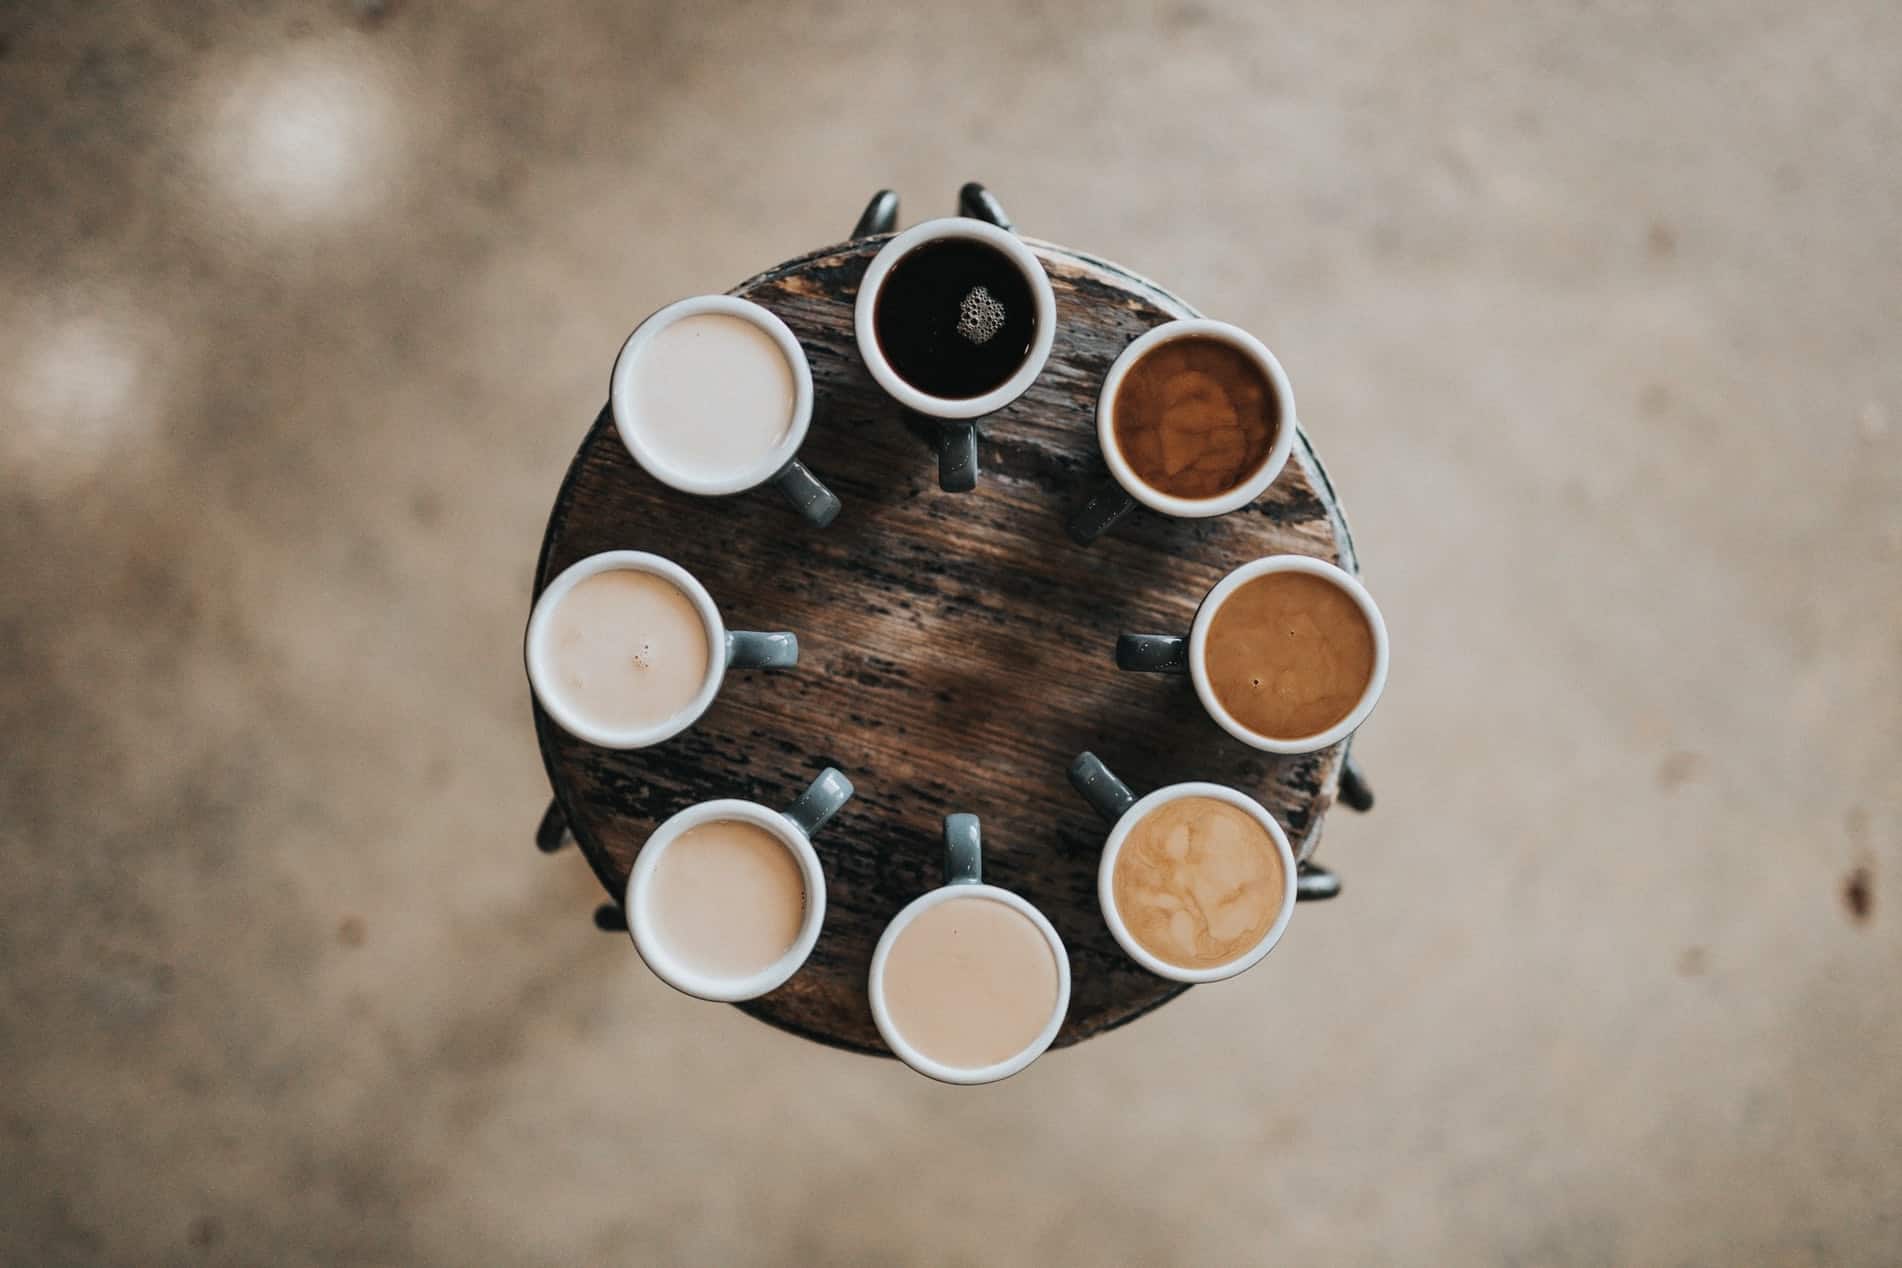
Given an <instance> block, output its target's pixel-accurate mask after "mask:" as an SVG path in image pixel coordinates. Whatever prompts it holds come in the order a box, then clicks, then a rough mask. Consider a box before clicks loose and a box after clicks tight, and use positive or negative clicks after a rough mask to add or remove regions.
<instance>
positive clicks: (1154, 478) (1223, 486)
mask: <svg viewBox="0 0 1902 1268" xmlns="http://www.w3.org/2000/svg"><path fill="white" fill-rule="evenodd" d="M1111 422H1112V427H1111V430H1112V431H1113V432H1114V434H1115V437H1116V447H1117V448H1118V449H1119V450H1120V451H1121V452H1122V455H1123V458H1124V460H1125V461H1127V462H1128V463H1129V466H1130V469H1131V470H1132V471H1134V472H1135V473H1136V478H1137V479H1139V480H1141V481H1142V482H1143V483H1144V484H1146V485H1148V486H1149V487H1150V488H1152V489H1155V490H1157V491H1158V492H1161V493H1166V494H1168V495H1169V496H1171V497H1179V498H1189V499H1195V500H1202V499H1207V498H1215V497H1220V496H1221V495H1222V494H1224V493H1227V492H1229V491H1230V490H1232V489H1236V488H1239V487H1240V486H1242V485H1244V484H1246V483H1247V482H1248V481H1249V479H1250V478H1252V477H1253V476H1254V475H1255V474H1256V473H1257V472H1258V471H1260V470H1261V469H1262V467H1263V466H1265V465H1266V464H1267V462H1268V458H1269V455H1270V454H1271V453H1272V452H1273V451H1274V447H1275V438H1276V436H1277V435H1278V434H1279V432H1280V430H1281V425H1282V419H1281V402H1280V398H1279V397H1278V396H1276V394H1275V390H1274V385H1273V384H1272V383H1270V382H1269V381H1268V376H1267V375H1266V374H1265V373H1263V371H1262V368H1261V366H1260V365H1259V364H1257V363H1256V361H1255V359H1254V358H1253V357H1251V356H1249V355H1248V354H1247V353H1246V352H1243V351H1242V350H1241V349H1240V348H1237V347H1235V346H1234V345H1233V344H1231V343H1228V342H1227V341H1225V340H1222V339H1216V338H1212V337H1210V336H1208V335H1185V336H1184V337H1182V338H1180V339H1171V340H1168V341H1166V342H1164V343H1160V344H1157V345H1156V346H1155V347H1153V348H1151V349H1150V350H1149V351H1147V352H1145V353H1143V354H1142V355H1141V356H1140V357H1138V358H1137V359H1136V361H1135V363H1134V364H1133V365H1131V366H1130V367H1129V369H1128V370H1127V371H1126V372H1125V373H1124V375H1123V379H1122V382H1121V383H1120V384H1119V385H1118V386H1117V388H1116V395H1115V397H1114V398H1113V399H1112V401H1111Z"/></svg>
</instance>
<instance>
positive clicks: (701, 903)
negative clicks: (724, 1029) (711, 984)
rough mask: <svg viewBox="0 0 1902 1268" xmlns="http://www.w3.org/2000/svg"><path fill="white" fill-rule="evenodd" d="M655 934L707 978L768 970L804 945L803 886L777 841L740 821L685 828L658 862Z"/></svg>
mask: <svg viewBox="0 0 1902 1268" xmlns="http://www.w3.org/2000/svg"><path fill="white" fill-rule="evenodd" d="M646 901H647V915H648V919H650V920H651V921H652V922H653V927H654V932H655V933H656V934H657V935H659V938H660V941H661V942H662V943H663V944H664V945H665V946H666V948H667V949H668V951H669V952H671V953H672V954H673V955H674V957H675V958H676V959H678V960H679V961H680V962H681V964H683V965H684V966H686V967H687V968H689V969H691V970H693V971H694V972H696V973H701V974H704V975H706V976H708V977H721V978H741V977H751V976H752V975H753V974H755V973H758V972H761V971H762V970H764V969H767V968H770V967H771V966H772V965H773V964H774V963H775V962H776V961H777V960H778V959H779V958H780V957H781V956H783V955H785V954H786V952H787V951H789V950H790V949H791V948H792V945H793V943H795V942H797V941H798V940H799V926H800V924H801V923H802V922H803V921H804V920H805V918H806V883H805V879H804V878H803V877H802V876H801V875H800V872H799V862H798V860H797V859H795V858H794V857H793V855H792V851H790V850H788V849H787V848H786V846H785V843H784V842H782V841H781V840H780V839H779V838H778V837H776V836H774V835H773V834H772V833H770V832H768V831H767V830H766V829H764V828H762V827H760V826H759V825H758V824H754V823H748V822H746V821H745V820H741V819H714V820H710V821H708V822H706V823H702V824H698V825H696V826H694V827H691V828H688V829H687V830H686V831H685V832H683V833H681V834H680V835H679V836H678V837H675V838H674V840H673V842H672V843H671V844H670V845H668V846H667V849H666V851H665V852H664V853H663V854H662V855H661V856H660V863H659V864H658V865H657V866H656V867H655V869H654V879H653V881H652V884H651V886H650V888H649V890H648V894H647V900H646Z"/></svg>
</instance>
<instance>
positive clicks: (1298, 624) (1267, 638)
mask: <svg viewBox="0 0 1902 1268" xmlns="http://www.w3.org/2000/svg"><path fill="white" fill-rule="evenodd" d="M1116 666H1117V668H1119V669H1133V670H1147V671H1149V672H1151V673H1171V674H1187V675H1189V677H1190V678H1191V679H1193V680H1194V683H1195V694H1196V696H1197V697H1198V698H1199V699H1200V700H1201V702H1202V707H1203V708H1204V709H1206V710H1207V711H1208V715H1209V716H1210V717H1211V718H1213V719H1215V722H1216V724H1217V725H1219V726H1220V727H1221V728H1222V729H1223V730H1224V731H1227V732H1228V733H1229V734H1230V735H1232V736H1234V737H1235V738H1236V739H1238V740H1240V741H1241V742H1242V743H1244V744H1247V745H1249V746H1251V747H1253V748H1258V749H1261V750H1263V751H1264V752H1269V753H1312V752H1315V751H1317V750H1319V749H1324V748H1326V747H1327V746H1328V745H1330V744H1336V743H1339V742H1340V741H1341V740H1344V739H1346V738H1347V737H1348V736H1349V735H1351V734H1353V732H1354V728H1356V727H1358V726H1359V725H1360V724H1361V723H1362V722H1363V721H1365V720H1366V718H1367V715H1368V714H1369V713H1372V712H1373V709H1374V705H1375V703H1376V702H1377V701H1378V700H1379V699H1380V693H1381V691H1382V690H1383V689H1384V688H1385V687H1386V685H1387V625H1386V622H1385V621H1384V620H1383V619H1382V618H1381V615H1380V609H1379V608H1378V607H1376V606H1375V605H1374V598H1373V596H1372V595H1370V594H1368V593H1367V588H1366V587H1365V586H1363V585H1361V583H1360V582H1359V581H1358V580H1356V579H1355V578H1354V577H1353V576H1351V575H1349V574H1348V573H1346V572H1343V571H1342V570H1341V569H1339V568H1337V567H1335V566H1334V565H1333V564H1330V563H1328V562H1326V561H1325V560H1321V559H1312V558H1309V557H1308V556H1306V555H1269V556H1267V557H1265V558H1262V559H1257V560H1255V561H1254V562H1252V563H1246V564H1243V565H1242V566H1241V567H1239V568H1237V569H1235V570H1234V571H1233V572H1231V573H1229V574H1228V575H1227V576H1226V577H1223V578H1222V579H1221V580H1220V581H1218V582H1216V583H1215V585H1214V587H1213V588H1212V589H1210V590H1209V592H1208V594H1207V595H1206V596H1205V597H1204V598H1203V600H1202V605H1201V607H1200V608H1198V609H1197V610H1196V614H1195V622H1194V624H1193V625H1192V626H1191V627H1190V630H1189V633H1188V634H1187V635H1186V636H1178V635H1173V634H1124V635H1123V636H1122V637H1120V638H1119V639H1118V640H1117V642H1116Z"/></svg>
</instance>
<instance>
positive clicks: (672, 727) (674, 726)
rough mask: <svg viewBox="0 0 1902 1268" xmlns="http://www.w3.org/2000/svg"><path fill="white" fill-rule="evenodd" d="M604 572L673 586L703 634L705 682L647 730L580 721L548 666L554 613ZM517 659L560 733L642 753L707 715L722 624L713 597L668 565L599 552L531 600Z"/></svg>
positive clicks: (634, 553)
mask: <svg viewBox="0 0 1902 1268" xmlns="http://www.w3.org/2000/svg"><path fill="white" fill-rule="evenodd" d="M604 572H645V573H651V574H652V575H654V576H657V577H660V578H662V579H663V580H666V581H669V582H671V583H673V585H674V586H675V588H677V589H678V590H680V591H681V593H683V594H685V595H686V596H687V598H688V599H689V600H690V601H691V602H692V603H693V606H694V610H695V611H696V612H698V613H699V614H700V624H701V626H702V627H703V628H704V629H705V631H706V635H707V676H706V680H705V681H704V682H702V683H701V684H700V690H699V691H698V692H697V693H696V694H695V695H694V698H693V699H692V700H689V701H688V702H687V703H686V704H685V705H684V706H682V707H681V709H680V710H679V712H677V713H675V714H673V715H672V716H670V717H668V718H666V719H664V720H663V721H660V722H657V723H655V724H654V725H652V726H646V727H627V728H616V727H609V726H599V725H596V724H595V723H593V722H590V721H589V720H588V719H586V718H584V717H581V716H580V715H579V714H578V713H577V712H576V711H575V709H574V707H573V706H572V704H571V703H570V702H569V701H568V700H567V699H566V698H565V697H564V696H563V695H562V693H561V692H560V691H559V690H557V689H556V687H555V685H554V683H553V681H552V674H551V671H550V670H549V668H548V665H547V654H548V653H547V650H546V647H545V646H544V644H545V641H546V639H547V636H548V625H549V622H550V621H552V620H553V619H554V613H555V608H556V607H557V606H558V605H559V604H560V603H561V601H562V600H563V599H565V598H567V597H568V592H569V591H570V590H573V589H574V588H575V587H576V586H577V585H579V584H580V583H581V582H583V581H586V580H587V579H588V578H589V577H593V576H596V575H598V574H600V573H604ZM522 659H523V661H524V663H525V664H526V665H527V667H528V686H529V690H530V691H531V692H532V693H533V694H534V696H535V702H536V703H537V704H539V705H540V706H541V707H542V711H543V712H544V713H546V714H547V715H548V716H549V717H550V718H553V719H554V721H555V723H556V724H557V725H558V726H560V727H561V729H562V730H564V731H566V732H568V734H570V735H572V736H574V737H575V738H576V739H579V740H586V741H587V742H588V743H590V744H594V745H598V746H599V747H601V748H613V749H633V748H647V747H649V746H650V745H654V744H658V743H660V742H661V741H662V740H666V739H671V738H672V737H674V736H676V735H678V734H680V733H681V732H682V731H684V730H686V729H687V728H688V727H690V726H692V725H693V724H694V723H695V722H697V721H699V719H700V715H701V714H703V713H705V712H706V711H707V709H708V708H709V707H710V706H711V705H712V704H713V700H714V697H715V696H717V695H718V694H719V693H720V685H721V683H723V682H724V681H725V680H726V669H727V664H726V623H725V622H724V621H722V620H721V619H720V609H719V607H718V606H717V605H716V604H715V603H714V602H713V596H712V595H710V594H708V593H707V588H706V587H705V586H703V585H701V584H700V580H699V578H697V577H695V576H694V575H693V574H692V573H690V572H688V571H687V570H686V569H685V568H682V567H681V566H680V565H679V564H677V563H675V562H674V561H673V560H671V559H666V558H663V557H662V556H660V555H656V554H651V553H649V552H648V551H644V550H604V551H602V552H600V553H599V554H594V555H589V556H588V557H587V558H585V559H578V560H576V561H575V562H574V563H572V564H569V565H568V566H567V567H566V568H564V569H562V571H561V573H560V575H558V576H557V577H556V578H555V579H554V580H553V581H551V582H549V583H548V585H547V587H546V588H544V589H543V590H542V592H541V594H540V595H539V596H537V597H536V599H535V606H534V607H533V608H532V609H531V610H530V611H529V616H528V630H527V632H526V633H525V634H524V635H523V636H522Z"/></svg>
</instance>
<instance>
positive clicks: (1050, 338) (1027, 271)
mask: <svg viewBox="0 0 1902 1268" xmlns="http://www.w3.org/2000/svg"><path fill="white" fill-rule="evenodd" d="M956 238H966V239H971V240H974V241H978V242H983V243H987V244H989V245H990V246H992V247H994V248H996V249H997V250H998V251H1000V252H1001V253H1003V254H1004V255H1005V256H1006V257H1008V258H1009V259H1010V261H1011V263H1012V264H1015V265H1016V266H1017V271H1018V272H1019V273H1021V274H1023V276H1024V280H1025V281H1026V282H1028V283H1029V284H1030V293H1031V298H1032V301H1033V302H1034V303H1035V304H1036V306H1037V329H1036V333H1035V334H1033V335H1032V336H1031V341H1030V352H1029V354H1028V355H1027V356H1026V357H1025V358H1024V363H1023V364H1022V365H1020V366H1018V367H1017V372H1016V373H1015V374H1013V375H1011V376H1010V378H1008V379H1006V380H1004V382H1003V383H1001V384H1000V385H998V386H997V387H994V388H992V389H991V390H990V391H988V392H986V393H984V394H983V395H982V396H968V397H951V396H933V395H932V394H930V393H929V392H922V391H919V390H918V389H917V388H915V387H913V386H912V385H911V384H910V383H907V382H906V381H905V380H904V378H902V377H901V376H900V375H899V373H898V371H897V370H895V369H893V368H892V365H891V362H889V361H887V360H886V359H885V353H884V350H883V349H881V348H880V347H879V346H878V335H877V332H876V331H875V330H874V328H873V318H874V316H875V314H876V311H877V303H878V292H879V290H880V289H881V288H882V287H883V286H884V283H885V279H886V277H887V276H889V275H890V273H891V271H892V268H893V267H894V266H895V265H896V264H897V263H898V262H899V261H900V260H902V259H903V258H904V257H905V256H907V255H910V254H911V253H912V252H913V251H914V250H916V249H917V248H918V247H921V246H923V245H924V244H925V243H927V242H940V241H945V240H949V239H956ZM852 333H853V336H854V337H855V338H856V340H857V342H858V346H859V358H860V359H861V360H862V361H864V362H865V368H866V369H867V370H870V371H871V373H872V378H873V379H874V380H876V381H877V383H878V385H879V387H881V388H883V389H884V390H885V393H886V395H888V396H890V397H891V398H892V399H893V400H895V401H897V402H898V403H899V404H900V405H903V406H905V407H906V408H908V409H912V410H916V411H917V412H918V413H920V414H926V415H929V416H930V417H932V418H942V419H952V420H956V419H966V418H980V417H982V416H983V415H985V414H990V413H995V412H996V411H997V410H1000V409H1002V408H1004V406H1006V405H1008V404H1010V403H1011V402H1012V401H1014V400H1016V399H1017V398H1018V397H1020V396H1022V395H1023V394H1024V393H1025V392H1027V391H1029V390H1030V385H1031V384H1032V383H1035V382H1036V381H1037V376H1038V375H1040V374H1042V373H1043V368H1044V365H1045V364H1046V363H1047V362H1048V361H1049V360H1050V349H1051V348H1052V347H1053V346H1054V345H1055V343H1056V338H1057V293H1056V289H1055V288H1054V287H1053V286H1052V285H1051V284H1050V274H1049V272H1048V271H1047V270H1046V269H1045V268H1044V266H1043V261H1041V260H1039V259H1038V258H1037V253H1036V252H1035V251H1033V250H1032V249H1031V248H1030V247H1029V246H1028V245H1026V244H1025V242H1024V240H1023V239H1022V238H1020V237H1018V236H1017V235H1016V234H1015V233H1012V232H1011V231H1010V230H1008V229H1000V228H998V227H997V226H996V225H994V224H992V223H991V222H990V221H988V220H974V219H971V218H970V217H968V216H945V217H941V218H939V219H937V220H926V221H922V222H920V223H918V224H915V225H913V226H912V227H911V228H909V229H907V230H905V231H904V232H903V233H899V234H895V235H893V237H892V238H891V240H890V241H888V242H886V243H885V245H884V246H882V247H880V248H879V249H878V254H876V255H874V256H873V257H872V262H871V263H870V264H869V265H867V266H866V269H865V274H864V276H863V277H861V278H860V279H859V289H858V297H857V299H856V300H855V301H854V303H853V307H852Z"/></svg>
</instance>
